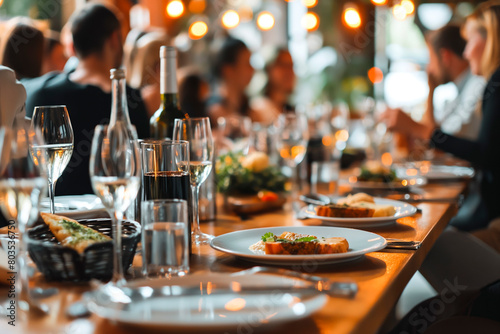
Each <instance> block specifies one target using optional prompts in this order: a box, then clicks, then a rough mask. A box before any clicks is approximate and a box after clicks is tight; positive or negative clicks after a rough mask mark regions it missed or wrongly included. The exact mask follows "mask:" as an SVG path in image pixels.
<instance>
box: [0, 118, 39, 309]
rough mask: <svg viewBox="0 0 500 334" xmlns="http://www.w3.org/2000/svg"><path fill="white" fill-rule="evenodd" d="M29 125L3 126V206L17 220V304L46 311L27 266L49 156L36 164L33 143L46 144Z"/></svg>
mask: <svg viewBox="0 0 500 334" xmlns="http://www.w3.org/2000/svg"><path fill="white" fill-rule="evenodd" d="M20 123H23V124H20ZM28 127H29V125H25V124H24V122H22V121H19V120H17V119H16V120H15V121H14V126H13V127H12V128H6V127H5V128H0V157H1V159H0V208H1V210H2V212H3V214H4V216H5V217H6V218H7V219H9V220H12V221H14V222H15V223H14V224H9V225H8V227H7V228H8V231H9V241H8V245H9V246H8V247H9V258H10V256H11V255H15V256H16V259H15V261H14V263H11V262H10V261H9V264H10V269H9V271H10V272H11V274H13V276H14V280H15V281H16V285H19V283H20V291H19V292H18V291H16V293H15V303H16V305H15V308H16V309H21V310H24V311H30V313H31V312H37V311H41V312H42V313H44V314H46V313H47V311H48V308H47V307H46V306H45V305H43V304H38V303H36V302H34V301H32V300H31V298H30V294H29V278H28V267H27V266H26V261H27V242H26V234H25V233H26V229H27V227H28V226H30V225H31V224H32V223H33V222H35V221H36V219H37V217H38V206H39V202H40V198H41V197H42V195H43V194H44V192H45V188H46V186H47V181H46V175H45V168H44V167H45V161H44V160H43V159H44V157H45V156H44V155H43V154H42V155H41V158H40V159H41V160H40V161H39V163H38V164H36V163H35V162H34V159H32V157H31V156H30V154H29V146H30V145H40V146H42V145H43V139H42V137H41V135H40V134H39V133H36V132H35V131H29V129H28ZM16 229H17V231H16ZM16 232H18V235H19V244H18V245H16V243H15V240H14V235H15V234H17V233H16ZM17 247H19V249H16V248H17ZM18 275H19V279H18V277H17V276H18Z"/></svg>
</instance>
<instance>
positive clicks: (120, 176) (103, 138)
mask: <svg viewBox="0 0 500 334" xmlns="http://www.w3.org/2000/svg"><path fill="white" fill-rule="evenodd" d="M89 168H90V179H91V182H92V188H93V189H94V192H95V193H96V195H97V196H98V197H99V198H100V199H101V201H102V204H103V205H104V206H105V207H106V209H107V210H108V213H109V215H110V216H111V219H112V221H113V226H112V228H113V254H114V255H113V277H112V279H111V281H112V284H114V285H122V284H123V283H125V276H124V271H123V263H122V232H121V231H122V228H121V226H122V220H123V217H124V212H125V210H127V208H128V207H129V206H130V204H132V202H133V201H134V199H135V198H136V196H137V192H138V190H139V185H140V175H141V174H140V172H141V166H140V155H139V147H138V144H137V134H136V133H135V129H132V128H130V129H127V130H126V131H125V129H124V128H123V127H121V126H120V125H116V126H114V127H113V126H103V125H98V126H96V128H95V132H94V138H93V139H92V147H91V153H90V165H89Z"/></svg>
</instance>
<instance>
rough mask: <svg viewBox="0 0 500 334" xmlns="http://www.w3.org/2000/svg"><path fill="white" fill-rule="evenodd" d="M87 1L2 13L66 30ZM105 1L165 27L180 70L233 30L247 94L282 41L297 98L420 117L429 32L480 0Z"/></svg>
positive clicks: (3, 4)
mask: <svg viewBox="0 0 500 334" xmlns="http://www.w3.org/2000/svg"><path fill="white" fill-rule="evenodd" d="M85 2H86V1H85V0H0V17H1V19H2V20H6V19H8V18H9V17H12V16H17V15H21V16H29V17H31V18H33V19H37V20H39V23H40V25H41V26H42V27H44V28H45V29H52V30H55V31H60V30H61V28H62V27H63V26H64V24H65V23H66V21H67V20H68V18H69V16H70V15H71V14H72V13H73V11H74V10H75V9H76V8H78V7H80V6H82V5H83V4H84V3H85ZM107 2H109V3H112V4H113V5H115V6H116V7H117V8H118V9H119V10H120V11H121V12H122V13H123V18H124V19H125V20H126V21H127V26H128V27H127V31H128V29H130V28H137V29H142V28H146V27H148V29H164V30H165V31H166V32H167V36H168V39H170V42H171V43H172V44H173V45H175V46H176V47H177V48H178V50H179V51H180V56H179V66H182V65H183V64H196V65H197V66H199V67H202V69H203V70H205V71H207V72H208V70H209V68H208V67H209V65H208V64H209V62H208V61H207V59H206V58H207V50H210V48H211V47H212V46H213V45H216V44H217V41H218V40H221V39H222V38H223V37H224V36H226V34H229V35H231V36H234V37H236V38H239V39H241V40H243V41H244V42H245V43H246V44H247V45H248V46H249V48H250V49H251V51H252V52H253V55H252V59H251V62H252V65H253V67H254V68H255V69H256V70H257V72H256V75H255V76H254V78H253V80H252V83H251V84H250V88H249V90H250V91H252V92H258V91H259V90H260V89H261V88H262V87H263V86H264V84H265V80H266V79H265V75H264V74H263V71H262V70H263V66H264V57H263V55H262V52H261V51H262V50H265V47H266V46H267V45H273V46H285V47H288V48H289V50H290V52H291V54H292V57H293V61H294V70H295V72H296V74H297V77H298V80H297V87H296V90H295V94H294V97H293V98H294V101H293V102H294V104H296V105H306V104H316V105H317V104H321V103H335V102H338V101H344V102H346V103H347V104H348V106H349V108H350V114H351V118H358V117H359V116H360V115H363V114H364V113H367V112H370V110H373V109H374V108H375V107H376V102H375V101H384V103H385V104H386V105H387V106H389V107H401V108H403V109H404V110H405V111H407V112H409V113H411V115H412V117H414V119H416V120H419V119H420V118H421V116H422V114H423V111H424V109H425V101H426V97H427V94H428V85H427V76H426V73H425V66H426V64H427V62H428V51H427V48H426V45H425V41H424V37H423V36H424V33H425V32H426V31H427V30H435V29H437V28H440V27H442V26H444V25H445V24H446V23H448V22H450V21H451V22H453V21H457V22H460V21H461V20H463V18H464V17H466V16H467V15H468V14H470V13H471V12H472V10H473V8H474V1H470V2H460V1H426V0H424V1H416V2H414V1H412V0H335V1H326V0H215V1H207V0H183V1H180V0H109V1H107ZM475 2H476V3H477V2H479V1H475ZM159 9H161V10H159ZM456 94H457V92H456V87H455V85H454V84H453V83H448V84H446V85H442V86H440V87H439V88H438V90H437V91H436V93H435V95H434V99H435V101H434V102H435V105H436V110H437V112H439V108H440V107H441V106H442V105H443V104H444V102H445V101H447V100H452V99H453V98H454V96H455V95H456ZM250 95H252V94H250ZM367 98H368V99H367ZM384 106H385V105H384ZM351 130H352V129H351ZM350 133H351V138H350V141H349V145H350V146H353V147H362V146H363V145H366V140H367V139H366V138H364V137H362V138H359V137H357V136H352V135H353V131H350ZM359 133H364V132H361V131H360V132H359Z"/></svg>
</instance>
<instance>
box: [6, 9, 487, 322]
mask: <svg viewBox="0 0 500 334" xmlns="http://www.w3.org/2000/svg"><path fill="white" fill-rule="evenodd" d="M86 2H87V1H85V0H0V21H6V20H8V19H9V18H11V17H14V16H28V17H31V18H33V19H36V20H37V22H38V23H39V25H40V27H42V29H44V30H48V29H50V30H54V31H61V29H62V28H63V26H64V24H65V23H66V22H67V20H68V19H69V17H70V16H71V14H72V13H73V12H74V11H75V10H76V9H77V8H79V7H81V6H83V5H84V4H85V3H86ZM104 2H108V3H111V4H113V5H114V6H116V7H117V8H118V9H119V10H120V11H121V12H122V14H123V19H124V20H125V21H126V23H127V24H126V28H125V29H126V31H127V32H128V31H129V30H130V29H133V28H136V29H144V28H148V29H162V30H164V31H166V33H167V36H168V39H169V41H167V42H168V43H170V44H172V45H175V46H176V48H177V50H178V51H179V57H178V61H179V67H181V66H184V65H189V64H195V65H196V66H198V67H200V68H201V69H202V70H204V71H205V72H207V73H208V72H209V70H210V68H209V63H210V62H209V61H208V59H207V54H208V52H207V51H210V49H211V48H212V47H213V46H214V45H217V43H218V41H221V40H223V39H224V37H225V36H227V35H231V36H233V37H236V38H239V39H241V40H242V41H244V42H245V44H246V45H247V46H248V47H249V48H250V50H251V51H252V58H251V63H252V66H253V67H254V68H255V69H256V73H255V75H254V77H253V79H252V82H251V84H250V87H249V90H250V91H251V92H250V94H249V95H255V94H256V92H258V91H260V90H261V89H262V87H263V86H264V85H265V83H266V77H265V74H264V63H265V60H264V55H263V54H262V51H263V50H265V49H266V48H265V47H266V46H284V47H287V48H288V49H289V50H290V53H291V55H292V57H293V61H294V70H295V73H296V75H297V86H296V89H295V93H294V95H293V99H294V101H293V102H294V104H295V105H297V106H301V105H302V106H304V105H315V106H322V105H325V104H327V105H330V106H331V105H337V104H340V103H342V104H344V105H347V106H348V107H349V111H350V119H351V125H350V128H349V141H348V142H347V146H348V147H352V148H364V147H367V146H369V145H370V143H369V140H370V138H368V135H367V132H366V131H356V126H360V127H363V126H366V124H364V123H363V122H362V121H359V124H357V125H356V123H355V122H356V121H357V120H361V119H363V118H364V117H363V116H365V115H367V114H369V115H371V114H373V112H374V111H376V110H377V108H378V106H381V107H385V106H389V107H393V108H396V107H399V108H402V109H403V110H404V111H406V112H408V113H410V114H411V116H412V117H413V118H414V119H415V120H420V119H421V117H422V115H423V113H424V111H425V107H426V99H427V95H428V90H429V89H428V83H427V74H426V72H425V67H426V64H427V63H428V59H429V54H428V49H427V47H426V43H425V40H424V34H425V32H426V31H428V30H436V29H438V28H440V27H442V26H444V25H446V24H447V23H449V22H462V21H463V19H464V18H465V17H466V16H467V15H469V14H470V13H472V11H473V9H474V7H475V5H476V4H477V3H478V2H481V1H478V0H473V1H468V2H461V1H459V0H458V1H457V0H449V1H435V0H434V1H433V0H430V1H428V0H415V1H413V0H182V1H181V0H108V1H104ZM252 92H253V93H252ZM456 95H457V89H456V86H455V85H454V84H453V83H452V82H450V83H448V84H445V85H441V86H439V87H438V88H437V90H436V92H435V94H434V104H435V110H436V113H439V109H440V108H442V107H443V106H444V104H445V102H446V101H449V100H453V99H454V98H455V97H456ZM372 124H373V123H372ZM384 132H385V130H384ZM340 142H343V141H340ZM343 148H345V147H342V148H340V147H339V149H343ZM389 164H390V163H389ZM420 284H422V285H425V284H426V282H424V281H423V280H420ZM423 289H432V288H430V286H429V287H423ZM416 291H419V292H418V293H421V292H422V287H421V288H420V289H417V290H416ZM430 295H432V292H431V291H429V296H430ZM425 297H427V295H421V296H419V299H424V298H425ZM412 303H414V302H412ZM406 311H407V310H406ZM406 311H405V310H402V311H401V313H402V314H404V313H405V312H406Z"/></svg>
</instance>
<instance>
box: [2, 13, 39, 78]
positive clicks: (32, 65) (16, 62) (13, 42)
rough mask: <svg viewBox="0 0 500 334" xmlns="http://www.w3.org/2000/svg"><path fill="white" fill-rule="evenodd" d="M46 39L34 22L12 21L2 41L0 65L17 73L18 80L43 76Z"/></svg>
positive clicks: (3, 33) (6, 27)
mask: <svg viewBox="0 0 500 334" xmlns="http://www.w3.org/2000/svg"><path fill="white" fill-rule="evenodd" d="M43 48H44V37H43V33H42V32H41V31H40V30H38V29H37V28H36V27H35V25H34V24H33V22H31V21H30V20H29V19H26V18H22V17H15V18H13V19H10V20H9V21H8V22H7V23H6V26H5V31H3V32H2V38H1V39H0V64H2V65H4V66H7V67H9V68H10V69H12V70H14V72H16V78H17V79H22V78H36V77H38V76H40V75H42V62H43Z"/></svg>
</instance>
